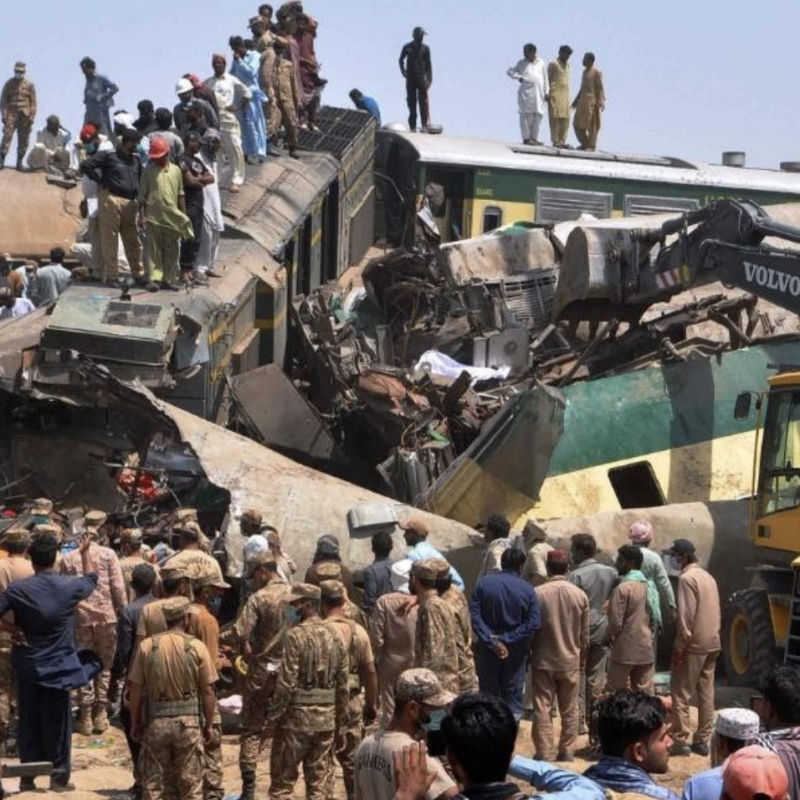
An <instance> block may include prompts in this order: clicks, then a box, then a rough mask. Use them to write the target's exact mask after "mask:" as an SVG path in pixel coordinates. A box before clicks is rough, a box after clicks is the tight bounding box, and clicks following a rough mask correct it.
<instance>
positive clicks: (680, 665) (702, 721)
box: [670, 539, 721, 756]
mask: <svg viewBox="0 0 800 800" xmlns="http://www.w3.org/2000/svg"><path fill="white" fill-rule="evenodd" d="M670 553H671V557H672V564H673V567H674V569H677V570H680V573H681V574H680V578H679V579H678V620H677V631H676V633H675V644H674V645H673V652H672V673H671V680H670V691H671V693H672V738H673V739H674V740H675V745H674V747H673V751H672V754H673V755H688V754H689V752H690V750H691V751H692V752H695V753H697V754H698V755H701V756H707V755H708V752H709V747H708V743H709V739H710V738H711V730H712V728H713V725H714V670H715V668H716V664H717V658H718V656H719V651H720V648H721V643H720V619H721V616H720V605H719V589H718V588H717V582H716V581H715V580H714V578H712V577H711V575H710V574H709V573H708V571H707V570H705V569H703V568H702V567H701V566H700V565H699V564H698V563H697V556H696V555H695V549H694V544H692V542H690V541H689V540H688V539H676V540H675V541H674V542H673V543H672V547H671V548H670ZM693 695H696V697H697V713H698V719H697V730H696V731H695V733H694V738H693V741H692V746H691V748H690V747H689V733H690V727H689V726H690V724H691V723H690V720H689V701H690V700H691V698H692V696H693Z"/></svg>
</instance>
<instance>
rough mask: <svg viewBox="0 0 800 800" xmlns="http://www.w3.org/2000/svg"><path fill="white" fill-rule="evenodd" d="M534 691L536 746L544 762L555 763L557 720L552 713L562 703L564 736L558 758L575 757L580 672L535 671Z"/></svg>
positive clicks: (560, 707) (537, 752) (533, 672)
mask: <svg viewBox="0 0 800 800" xmlns="http://www.w3.org/2000/svg"><path fill="white" fill-rule="evenodd" d="M531 685H532V688H533V726H532V733H533V744H534V750H535V753H536V755H535V756H534V758H536V759H538V760H540V761H554V760H555V757H556V750H555V747H554V744H555V742H554V736H553V719H552V716H551V712H552V710H553V708H554V706H555V703H556V701H558V709H559V711H560V713H561V737H560V739H559V742H558V755H562V754H563V755H570V756H571V755H573V753H574V751H575V741H576V739H577V738H578V690H579V688H580V670H578V669H574V670H570V671H568V672H555V671H553V670H549V669H532V670H531Z"/></svg>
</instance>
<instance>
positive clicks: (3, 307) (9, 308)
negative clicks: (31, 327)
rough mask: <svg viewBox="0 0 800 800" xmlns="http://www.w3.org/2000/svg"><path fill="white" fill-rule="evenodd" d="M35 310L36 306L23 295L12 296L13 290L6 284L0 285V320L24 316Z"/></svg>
mask: <svg viewBox="0 0 800 800" xmlns="http://www.w3.org/2000/svg"><path fill="white" fill-rule="evenodd" d="M35 310H36V307H35V306H34V305H33V303H31V301H30V300H28V299H26V298H25V297H14V292H13V291H12V290H11V288H10V287H8V286H2V287H0V322H5V321H6V320H7V319H16V318H17V317H24V316H25V315H26V314H30V313H31V311H35Z"/></svg>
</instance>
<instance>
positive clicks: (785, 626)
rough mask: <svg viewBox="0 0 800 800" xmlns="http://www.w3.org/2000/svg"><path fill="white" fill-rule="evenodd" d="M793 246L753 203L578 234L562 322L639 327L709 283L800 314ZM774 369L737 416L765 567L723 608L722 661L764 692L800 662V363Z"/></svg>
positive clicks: (799, 237) (570, 252)
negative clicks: (775, 668)
mask: <svg viewBox="0 0 800 800" xmlns="http://www.w3.org/2000/svg"><path fill="white" fill-rule="evenodd" d="M791 245H800V228H798V227H794V226H791V225H787V224H784V223H782V222H780V221H778V220H776V219H775V218H773V217H771V216H770V215H769V214H768V213H767V212H766V211H765V210H764V209H763V208H761V207H760V206H759V205H757V204H756V203H753V202H750V201H744V200H720V201H717V202H715V203H712V204H710V205H709V206H707V207H705V208H703V209H700V210H698V211H694V212H689V213H685V214H683V215H681V216H680V217H677V218H672V219H668V220H667V221H666V222H664V223H663V224H661V225H660V226H657V227H655V228H647V229H645V228H639V229H630V228H615V227H613V225H612V226H609V227H594V228H593V227H591V226H588V225H587V226H578V227H577V228H576V229H575V230H574V231H573V232H572V233H571V234H570V236H569V238H568V240H567V243H566V246H565V250H564V254H563V259H562V264H561V270H560V274H559V283H558V285H557V288H556V294H555V303H554V314H555V318H556V320H567V321H569V322H571V323H573V324H577V323H579V322H585V321H589V322H591V323H594V324H598V323H599V322H601V321H603V320H609V319H611V318H614V319H616V320H618V321H621V322H623V321H624V322H628V323H629V324H631V325H636V324H637V323H638V321H639V320H640V319H641V317H642V315H643V314H644V312H645V311H646V310H647V309H648V308H649V307H650V306H652V305H653V304H654V303H658V302H662V301H665V300H668V299H669V298H670V297H671V296H672V295H675V294H677V293H679V292H683V291H686V290H687V289H689V288H691V287H692V286H696V285H698V284H701V283H704V282H710V281H720V282H722V283H723V284H724V285H726V286H731V287H736V288H739V289H744V290H746V291H747V292H750V293H752V294H753V295H755V296H757V297H759V298H763V299H765V300H768V301H770V302H771V303H774V304H775V305H778V306H781V307H782V308H785V309H787V310H788V311H790V312H794V313H797V314H800V247H797V248H793V247H791ZM751 322H752V324H753V325H754V324H755V320H754V319H753V320H751ZM774 366H775V369H776V372H777V374H776V375H775V376H774V377H773V378H771V379H770V380H769V387H768V388H766V389H765V390H763V391H755V392H753V391H742V393H741V394H740V395H739V396H738V398H737V402H736V409H735V416H736V418H737V419H746V418H747V417H748V416H749V414H750V413H751V406H752V405H753V399H754V398H755V407H756V413H757V421H756V436H755V441H754V455H753V491H752V497H751V500H750V525H749V529H750V536H751V538H752V539H753V540H754V543H755V546H756V553H757V559H758V561H757V566H756V568H755V570H754V571H753V582H752V584H751V587H750V588H748V589H746V590H744V591H739V592H736V593H735V594H734V595H733V596H732V597H731V598H730V599H729V600H728V601H727V603H725V606H724V616H725V619H724V626H723V627H724V629H723V653H722V655H723V663H724V665H725V669H726V672H727V674H728V677H729V679H730V680H731V682H732V683H733V684H735V685H742V686H755V687H757V686H759V685H760V683H761V679H762V678H763V676H764V674H765V672H766V671H767V670H768V669H769V668H770V667H771V666H772V664H774V663H776V662H777V661H778V660H779V659H781V658H782V659H783V660H784V661H786V662H789V663H797V664H800V558H799V557H798V556H799V555H800V364H795V365H791V364H778V365H774ZM742 388H743V389H745V388H747V387H742ZM759 438H761V447H760V459H759Z"/></svg>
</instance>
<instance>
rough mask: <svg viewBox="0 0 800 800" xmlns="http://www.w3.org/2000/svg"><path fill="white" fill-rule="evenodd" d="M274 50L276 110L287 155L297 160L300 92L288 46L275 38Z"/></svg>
mask: <svg viewBox="0 0 800 800" xmlns="http://www.w3.org/2000/svg"><path fill="white" fill-rule="evenodd" d="M274 48H275V55H276V59H275V68H274V69H275V87H276V94H277V99H278V110H279V111H280V112H281V117H282V119H283V129H284V131H285V132H286V146H287V148H288V149H289V155H290V156H291V157H292V158H297V109H298V108H299V106H300V90H299V89H298V87H297V73H296V72H295V69H294V65H293V64H292V59H291V55H290V53H289V45H288V43H287V42H286V40H285V39H281V38H277V39H276V40H275V44H274Z"/></svg>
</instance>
